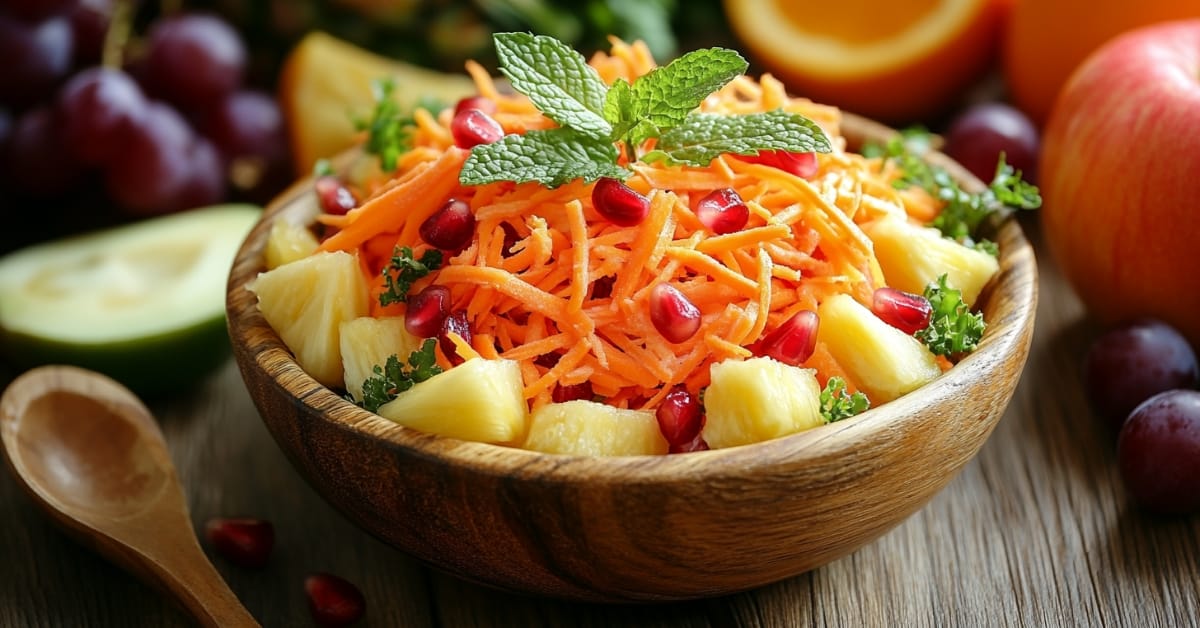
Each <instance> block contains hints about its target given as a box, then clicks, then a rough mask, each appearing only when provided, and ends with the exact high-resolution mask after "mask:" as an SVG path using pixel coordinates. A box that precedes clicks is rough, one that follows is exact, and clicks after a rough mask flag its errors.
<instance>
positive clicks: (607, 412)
mask: <svg viewBox="0 0 1200 628" xmlns="http://www.w3.org/2000/svg"><path fill="white" fill-rule="evenodd" d="M522 447H523V448H524V449H532V450H534V451H541V452H546V453H552V454H568V455H574V456H637V455H643V454H665V453H667V450H668V448H669V445H668V444H667V440H666V439H665V438H663V435H662V432H661V431H660V430H659V428H658V420H657V419H656V418H654V413H653V412H651V411H649V410H630V409H627V408H617V407H614V406H610V405H606V404H603V403H597V402H595V401H588V400H586V399H578V400H574V401H565V402H562V403H548V404H546V405H544V406H542V407H540V408H538V409H537V410H536V411H534V413H533V416H532V417H531V418H530V421H529V435H528V436H527V437H526V439H525V443H524V444H523V445H522Z"/></svg>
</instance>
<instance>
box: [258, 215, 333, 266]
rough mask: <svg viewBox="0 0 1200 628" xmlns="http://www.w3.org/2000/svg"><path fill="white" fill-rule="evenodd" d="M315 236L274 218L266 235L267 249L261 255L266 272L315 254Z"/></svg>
mask: <svg viewBox="0 0 1200 628" xmlns="http://www.w3.org/2000/svg"><path fill="white" fill-rule="evenodd" d="M318 246H319V244H318V242H317V236H314V235H313V234H312V232H311V231H309V230H308V228H307V227H304V226H303V225H296V224H292V223H290V222H288V221H287V220H284V219H283V218H276V219H275V222H273V223H271V232H270V233H269V234H268V235H267V247H266V251H265V253H264V254H263V255H264V257H265V258H266V259H265V261H266V264H267V270H273V269H275V268H279V267H280V266H283V265H284V264H287V263H288V262H294V261H296V260H299V259H303V258H305V257H308V256H309V255H312V254H313V253H315V252H316V250H317V247H318Z"/></svg>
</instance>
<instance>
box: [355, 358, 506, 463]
mask: <svg viewBox="0 0 1200 628" xmlns="http://www.w3.org/2000/svg"><path fill="white" fill-rule="evenodd" d="M523 389H524V383H523V381H522V380H521V368H520V366H518V365H517V363H516V362H514V361H512V360H484V359H482V358H477V359H474V360H467V361H466V362H463V363H462V364H460V365H458V366H456V367H454V368H452V369H450V370H448V371H445V372H442V373H439V374H437V375H434V376H433V377H431V378H429V379H427V380H425V381H423V382H421V383H419V384H416V385H415V386H413V387H412V388H410V389H408V390H406V391H404V392H402V393H400V394H399V395H397V396H396V398H395V399H393V400H391V401H389V402H387V403H385V404H383V405H382V406H380V407H379V410H377V412H378V414H379V415H380V416H382V417H384V418H388V419H391V420H393V421H395V422H397V423H399V424H401V425H403V426H405V427H411V428H413V429H418V430H421V431H423V432H431V433H433V434H441V435H442V436H449V437H451V438H460V439H462V440H472V441H481V442H485V443H509V442H514V441H517V440H520V438H521V436H522V435H523V434H524V433H525V419H526V417H527V415H528V414H529V412H528V406H526V405H525V397H524V396H522V394H521V392H522V390H523Z"/></svg>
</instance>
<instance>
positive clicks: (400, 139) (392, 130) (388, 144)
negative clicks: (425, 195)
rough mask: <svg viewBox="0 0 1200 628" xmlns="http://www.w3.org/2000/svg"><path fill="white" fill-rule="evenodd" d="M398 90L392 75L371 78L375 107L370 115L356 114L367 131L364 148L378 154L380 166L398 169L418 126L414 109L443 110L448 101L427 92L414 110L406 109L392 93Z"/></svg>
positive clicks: (361, 128)
mask: <svg viewBox="0 0 1200 628" xmlns="http://www.w3.org/2000/svg"><path fill="white" fill-rule="evenodd" d="M395 90H396V83H395V81H393V80H392V79H390V78H383V79H377V80H374V81H372V82H371V95H372V96H373V97H374V99H375V107H374V109H372V110H371V115H370V117H367V118H362V117H356V118H354V128H355V129H357V130H359V131H366V132H367V140H366V142H365V143H364V145H363V150H365V151H366V152H367V154H370V155H375V156H376V157H378V158H379V167H380V168H382V169H383V170H384V171H385V172H391V171H393V170H395V169H396V161H397V160H398V159H399V158H400V155H401V154H402V153H404V151H406V150H408V148H409V144H410V141H411V136H412V131H413V129H414V128H416V122H414V121H413V111H415V110H416V109H425V110H427V111H440V110H442V109H444V108H445V107H446V105H445V103H442V102H441V101H439V100H437V99H434V98H429V97H427V96H424V97H422V98H421V99H420V100H418V101H417V104H416V105H415V106H414V107H413V109H412V111H404V110H403V109H401V107H400V104H399V103H398V102H397V101H396V99H395V98H393V97H392V94H393V92H395Z"/></svg>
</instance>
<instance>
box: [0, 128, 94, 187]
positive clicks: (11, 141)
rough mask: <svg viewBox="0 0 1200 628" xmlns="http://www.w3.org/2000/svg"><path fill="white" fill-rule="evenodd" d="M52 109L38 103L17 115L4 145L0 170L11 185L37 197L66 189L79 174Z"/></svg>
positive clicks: (79, 171)
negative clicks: (19, 115) (64, 147)
mask: <svg viewBox="0 0 1200 628" xmlns="http://www.w3.org/2000/svg"><path fill="white" fill-rule="evenodd" d="M59 131H60V127H59V125H58V123H57V122H56V120H55V115H54V110H53V109H52V108H50V107H49V106H46V105H42V106H38V107H35V108H33V109H30V110H28V111H26V112H25V113H24V114H22V115H21V117H19V118H17V119H16V121H15V122H14V124H13V128H12V131H11V132H10V135H9V138H8V142H7V145H6V146H4V153H3V159H0V172H2V173H3V176H4V177H6V178H7V179H8V181H9V182H10V183H11V185H13V186H14V188H15V189H17V190H19V191H21V192H24V193H26V194H29V195H31V196H35V197H40V198H50V197H55V196H60V195H62V194H63V193H65V192H67V191H69V190H70V189H71V188H72V187H73V186H74V185H75V183H76V182H77V181H78V179H79V177H80V175H81V174H82V168H81V167H80V165H79V164H78V163H77V162H76V161H75V160H74V159H73V158H72V157H71V156H70V154H69V153H68V152H67V151H65V150H64V149H63V145H64V144H63V139H62V136H61V134H60V133H59Z"/></svg>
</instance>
